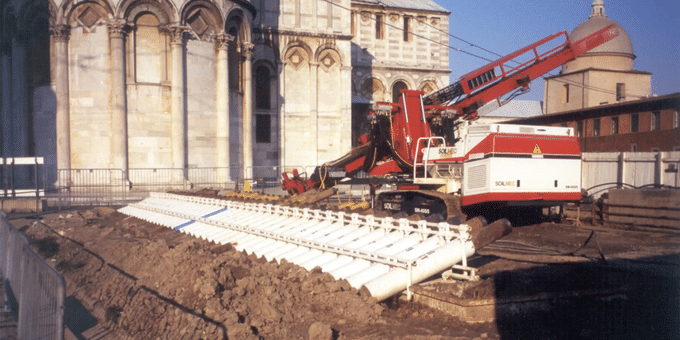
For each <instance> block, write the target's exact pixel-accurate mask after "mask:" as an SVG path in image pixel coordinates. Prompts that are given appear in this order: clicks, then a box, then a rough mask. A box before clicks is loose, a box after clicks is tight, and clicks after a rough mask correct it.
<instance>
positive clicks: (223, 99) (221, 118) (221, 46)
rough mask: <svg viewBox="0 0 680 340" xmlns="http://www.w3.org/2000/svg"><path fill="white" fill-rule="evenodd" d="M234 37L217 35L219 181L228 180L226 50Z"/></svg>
mask: <svg viewBox="0 0 680 340" xmlns="http://www.w3.org/2000/svg"><path fill="white" fill-rule="evenodd" d="M233 41H234V37H233V36H232V35H229V34H224V33H223V34H220V35H218V36H217V38H216V40H215V42H216V46H215V47H216V48H217V84H215V88H216V90H217V95H216V97H217V98H216V103H215V106H216V108H217V141H216V144H217V145H216V146H215V147H216V152H217V168H218V171H217V173H218V180H219V181H220V183H224V182H227V181H229V170H228V169H226V168H228V167H229V58H228V56H227V51H228V48H229V44H230V43H232V42H233Z"/></svg>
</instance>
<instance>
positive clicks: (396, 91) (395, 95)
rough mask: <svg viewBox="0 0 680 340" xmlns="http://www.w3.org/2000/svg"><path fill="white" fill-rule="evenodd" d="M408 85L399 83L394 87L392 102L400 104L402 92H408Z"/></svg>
mask: <svg viewBox="0 0 680 340" xmlns="http://www.w3.org/2000/svg"><path fill="white" fill-rule="evenodd" d="M407 89H408V85H406V83H405V82H403V81H398V82H396V83H394V85H392V102H393V103H398V102H399V97H400V96H401V90H407Z"/></svg>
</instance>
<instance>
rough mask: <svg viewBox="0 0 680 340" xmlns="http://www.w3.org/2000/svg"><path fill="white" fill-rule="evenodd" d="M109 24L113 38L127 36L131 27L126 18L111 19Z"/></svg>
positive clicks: (110, 34)
mask: <svg viewBox="0 0 680 340" xmlns="http://www.w3.org/2000/svg"><path fill="white" fill-rule="evenodd" d="M107 26H108V27H109V36H110V37H111V38H125V36H126V35H127V33H128V30H129V28H130V27H129V26H128V24H127V21H126V20H125V19H111V20H110V21H109V23H108V25H107Z"/></svg>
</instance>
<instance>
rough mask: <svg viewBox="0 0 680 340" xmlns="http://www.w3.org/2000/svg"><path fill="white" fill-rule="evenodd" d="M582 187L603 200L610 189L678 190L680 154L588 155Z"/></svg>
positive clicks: (585, 161)
mask: <svg viewBox="0 0 680 340" xmlns="http://www.w3.org/2000/svg"><path fill="white" fill-rule="evenodd" d="M582 165H583V166H582V174H581V186H582V187H583V188H584V189H586V190H588V194H589V195H592V196H594V197H595V198H598V197H600V196H601V195H602V194H603V193H606V192H607V191H609V189H621V188H642V187H647V188H659V187H666V188H668V187H672V188H678V184H679V183H680V178H679V177H678V175H679V174H678V168H679V167H680V151H674V152H661V153H659V152H589V153H584V154H583V155H582Z"/></svg>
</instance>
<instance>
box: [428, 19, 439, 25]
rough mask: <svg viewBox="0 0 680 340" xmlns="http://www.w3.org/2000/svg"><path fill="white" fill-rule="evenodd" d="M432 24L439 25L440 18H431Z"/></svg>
mask: <svg viewBox="0 0 680 340" xmlns="http://www.w3.org/2000/svg"><path fill="white" fill-rule="evenodd" d="M430 24H431V25H432V26H437V25H439V18H432V19H430Z"/></svg>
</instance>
